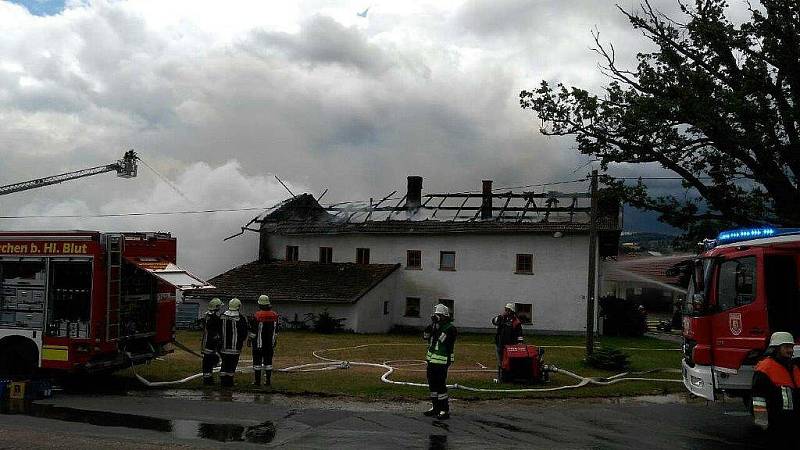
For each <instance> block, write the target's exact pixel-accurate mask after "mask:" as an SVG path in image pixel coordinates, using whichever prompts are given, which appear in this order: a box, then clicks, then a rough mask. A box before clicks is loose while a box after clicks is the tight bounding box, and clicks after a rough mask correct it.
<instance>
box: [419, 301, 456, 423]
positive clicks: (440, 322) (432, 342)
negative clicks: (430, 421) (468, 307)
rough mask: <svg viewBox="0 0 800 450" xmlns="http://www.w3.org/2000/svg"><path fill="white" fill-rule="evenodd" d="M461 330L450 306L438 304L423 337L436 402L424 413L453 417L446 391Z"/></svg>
mask: <svg viewBox="0 0 800 450" xmlns="http://www.w3.org/2000/svg"><path fill="white" fill-rule="evenodd" d="M456 337H458V330H457V329H456V327H455V325H453V322H452V320H451V319H450V310H449V309H448V308H447V306H445V305H442V304H438V305H436V307H435V308H434V310H433V315H432V316H431V324H430V325H428V327H426V328H425V332H424V334H423V338H424V339H426V340H428V353H427V355H425V360H426V361H427V363H428V364H427V366H428V367H427V376H428V387H429V388H430V397H431V403H432V404H433V406H432V407H431V409H429V410H428V411H425V413H424V414H425V415H426V416H428V417H435V418H437V419H447V418H449V417H450V402H449V399H448V395H447V369H449V368H450V365H451V364H452V363H453V360H454V354H453V349H454V347H455V343H456Z"/></svg>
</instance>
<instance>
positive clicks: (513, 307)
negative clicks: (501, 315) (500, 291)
mask: <svg viewBox="0 0 800 450" xmlns="http://www.w3.org/2000/svg"><path fill="white" fill-rule="evenodd" d="M506 309H508V310H511V311H514V312H517V308H516V307H515V306H514V304H513V303H506Z"/></svg>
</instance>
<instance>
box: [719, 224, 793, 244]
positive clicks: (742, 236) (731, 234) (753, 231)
mask: <svg viewBox="0 0 800 450" xmlns="http://www.w3.org/2000/svg"><path fill="white" fill-rule="evenodd" d="M798 233H800V228H773V227H760V228H742V229H738V230H728V231H723V232H721V233H720V234H719V236H717V239H716V244H717V245H719V244H728V243H731V242H740V241H749V240H751V239H761V238H769V237H775V236H784V235H787V234H798Z"/></svg>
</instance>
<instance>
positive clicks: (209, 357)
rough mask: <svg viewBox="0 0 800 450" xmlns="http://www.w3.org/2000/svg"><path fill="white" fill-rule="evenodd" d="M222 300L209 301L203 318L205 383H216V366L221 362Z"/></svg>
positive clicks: (202, 350)
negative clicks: (220, 315) (220, 314)
mask: <svg viewBox="0 0 800 450" xmlns="http://www.w3.org/2000/svg"><path fill="white" fill-rule="evenodd" d="M221 306H222V300H220V299H218V298H216V297H214V298H212V299H211V301H210V302H208V311H206V315H205V317H204V318H203V341H202V344H201V347H200V348H201V352H202V353H203V384H206V385H212V384H214V367H216V365H217V364H218V363H219V349H220V344H221V343H222V342H221V338H222V319H220V317H219V313H220V307H221Z"/></svg>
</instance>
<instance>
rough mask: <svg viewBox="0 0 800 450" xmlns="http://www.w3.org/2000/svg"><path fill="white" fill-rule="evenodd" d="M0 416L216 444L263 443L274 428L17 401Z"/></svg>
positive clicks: (1, 407) (3, 406)
mask: <svg viewBox="0 0 800 450" xmlns="http://www.w3.org/2000/svg"><path fill="white" fill-rule="evenodd" d="M0 414H6V415H14V414H19V415H26V416H31V417H39V418H43V419H53V420H61V421H64V422H77V423H86V424H89V425H96V426H100V427H123V428H133V429H138V430H150V431H158V432H162V433H169V434H171V435H172V436H173V437H175V438H178V439H209V440H213V441H218V442H252V443H256V444H267V443H269V442H271V441H272V440H273V439H274V438H275V425H274V424H273V423H272V422H269V421H267V422H264V423H261V424H259V425H251V426H244V425H237V424H225V423H203V422H199V421H196V420H182V419H175V420H168V419H159V418H156V417H149V416H140V415H136V414H120V413H112V412H107V411H93V410H87V409H75V408H65V407H61V406H54V405H43V404H38V403H31V402H29V401H21V400H8V401H5V402H0Z"/></svg>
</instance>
